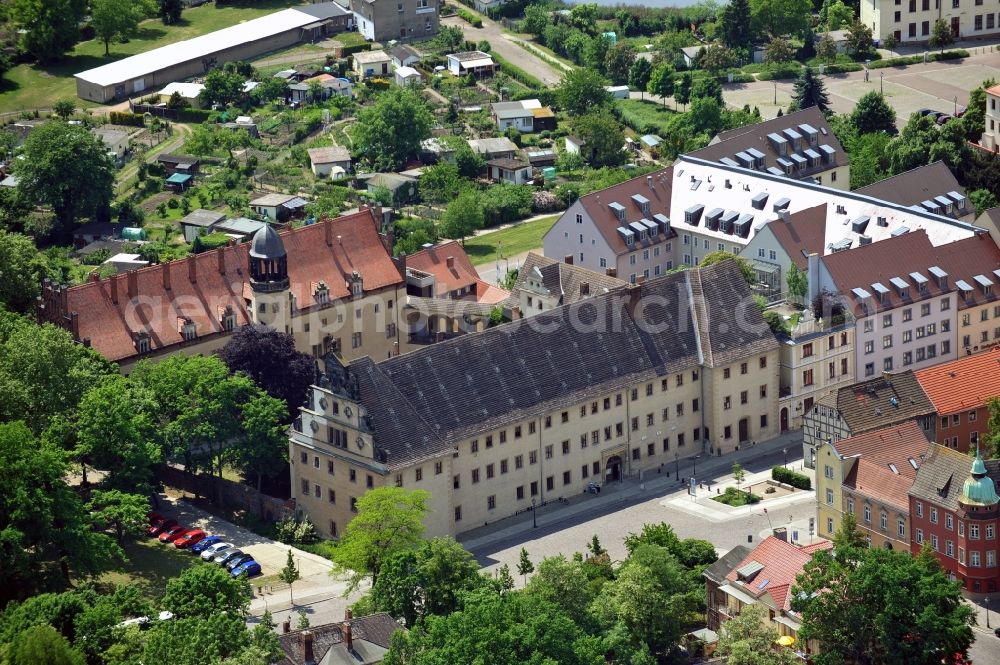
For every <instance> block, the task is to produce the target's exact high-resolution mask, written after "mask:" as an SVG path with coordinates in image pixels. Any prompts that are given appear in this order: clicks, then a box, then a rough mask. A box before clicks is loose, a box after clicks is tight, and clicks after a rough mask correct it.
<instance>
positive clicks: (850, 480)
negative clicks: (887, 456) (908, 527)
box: [844, 445, 930, 512]
mask: <svg viewBox="0 0 1000 665" xmlns="http://www.w3.org/2000/svg"><path fill="white" fill-rule="evenodd" d="M929 447H930V446H929V445H928V446H927V448H929ZM927 448H924V450H925V451H926V450H927ZM918 463H919V459H918ZM904 464H906V466H907V467H908V468H909V469H911V470H913V467H912V466H910V465H909V464H908V463H906V462H904ZM897 468H898V467H897ZM915 478H916V471H915V470H914V471H913V474H912V475H911V474H908V475H906V476H904V475H900V474H896V473H893V472H892V471H891V470H890V469H889V467H888V466H886V465H884V464H879V463H877V462H874V461H872V460H869V459H867V458H864V457H862V458H861V459H859V460H858V461H857V463H856V464H855V465H854V466H853V467H852V468H851V471H850V473H848V474H847V477H846V478H844V487H846V488H849V489H852V490H854V492H855V493H857V494H860V495H861V496H865V497H868V498H870V499H873V500H875V501H877V502H879V503H884V504H888V505H890V506H892V507H894V508H896V509H897V510H901V511H903V512H908V511H909V509H910V500H909V497H908V496H907V493H908V492H909V491H910V487H911V486H912V485H913V480H914V479H915Z"/></svg>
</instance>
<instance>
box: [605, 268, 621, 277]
mask: <svg viewBox="0 0 1000 665" xmlns="http://www.w3.org/2000/svg"><path fill="white" fill-rule="evenodd" d="M604 272H605V273H606V274H607V276H608V277H618V268H608V269H607V270H605V271H604Z"/></svg>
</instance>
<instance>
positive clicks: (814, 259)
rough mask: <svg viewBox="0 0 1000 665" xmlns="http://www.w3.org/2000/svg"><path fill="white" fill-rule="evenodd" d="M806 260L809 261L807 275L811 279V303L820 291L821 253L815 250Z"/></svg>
mask: <svg viewBox="0 0 1000 665" xmlns="http://www.w3.org/2000/svg"><path fill="white" fill-rule="evenodd" d="M806 260H807V261H808V265H807V268H806V269H807V275H806V277H807V278H808V279H809V302H810V303H811V302H812V301H813V300H814V299H815V298H816V296H818V295H819V293H820V288H819V286H820V285H819V254H817V253H816V252H813V253H811V254H810V255H809V256H808V257H806ZM824 314H825V313H824Z"/></svg>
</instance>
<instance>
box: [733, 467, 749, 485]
mask: <svg viewBox="0 0 1000 665" xmlns="http://www.w3.org/2000/svg"><path fill="white" fill-rule="evenodd" d="M732 474H733V480H735V481H736V489H737V491H738V490H739V489H740V485H741V484H743V481H744V480H746V477H747V472H746V471H744V470H743V467H742V466H741V465H740V463H739V462H733V468H732Z"/></svg>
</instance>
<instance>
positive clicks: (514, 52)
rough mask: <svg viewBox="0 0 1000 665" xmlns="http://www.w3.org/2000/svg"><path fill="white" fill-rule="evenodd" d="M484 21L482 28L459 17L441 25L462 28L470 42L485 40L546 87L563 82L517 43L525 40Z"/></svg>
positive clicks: (443, 21)
mask: <svg viewBox="0 0 1000 665" xmlns="http://www.w3.org/2000/svg"><path fill="white" fill-rule="evenodd" d="M482 19H483V27H481V28H473V27H472V26H471V25H469V24H468V23H466V22H465V21H464V20H462V19H460V18H458V17H457V16H447V17H445V18H442V19H441V23H442V24H443V25H453V26H455V27H457V28H460V29H461V30H462V34H464V35H465V38H466V39H467V40H468V41H471V42H480V41H482V40H484V39H485V40H486V41H488V42H489V43H490V47H491V48H492V49H493V52H494V53H497V54H498V55H499V56H500V57H501V58H503V59H504V60H506V61H507V62H509V63H510V64H512V65H514V66H516V67H520V68H521V69H523V70H524V71H526V72H528V73H529V74H531V75H532V76H535V77H536V78H538V79H541V81H542V82H543V83H545V84H546V85H549V86H553V85H557V84H558V83H559V81H561V80H562V72H557V71H556V70H555V69H553V68H552V66H551V65H549V63H547V62H545V61H544V60H542V59H541V58H539V57H538V56H536V55H533V54H531V53H529V52H528V51H526V50H525V49H524V47H522V46H519V45H518V43H517V42H520V41H523V40H521V39H519V38H518V37H515V36H513V35H511V34H508V33H506V32H504V31H503V30H502V29H501V27H500V24H498V23H496V22H495V21H491V20H490V19H488V18H486V17H485V16H483V17H482Z"/></svg>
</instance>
